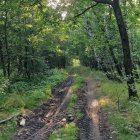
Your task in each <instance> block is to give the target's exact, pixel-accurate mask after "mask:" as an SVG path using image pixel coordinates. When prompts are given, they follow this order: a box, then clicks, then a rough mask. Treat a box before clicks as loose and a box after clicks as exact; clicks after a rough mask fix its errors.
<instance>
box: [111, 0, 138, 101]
mask: <svg viewBox="0 0 140 140" xmlns="http://www.w3.org/2000/svg"><path fill="white" fill-rule="evenodd" d="M112 6H113V10H114V13H115V17H116V20H117V24H118V27H119V32H120V37H121V41H122V47H123V55H124V59H123V63H124V68H125V73H126V77H127V85H128V91H129V97H130V98H131V97H137V96H138V95H137V91H136V88H135V81H134V76H133V67H132V60H131V53H130V46H129V39H128V33H127V30H126V25H125V22H124V19H123V16H122V11H121V9H120V5H119V0H114V1H113V5H112Z"/></svg>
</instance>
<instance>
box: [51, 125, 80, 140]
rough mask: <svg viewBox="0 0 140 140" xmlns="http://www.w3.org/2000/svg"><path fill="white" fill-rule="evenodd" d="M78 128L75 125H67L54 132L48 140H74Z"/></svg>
mask: <svg viewBox="0 0 140 140" xmlns="http://www.w3.org/2000/svg"><path fill="white" fill-rule="evenodd" d="M77 133H78V128H77V127H76V125H75V123H70V124H67V125H66V126H65V127H64V128H60V129H59V130H58V131H55V132H54V133H53V134H52V135H51V136H50V138H49V140H76V138H77Z"/></svg>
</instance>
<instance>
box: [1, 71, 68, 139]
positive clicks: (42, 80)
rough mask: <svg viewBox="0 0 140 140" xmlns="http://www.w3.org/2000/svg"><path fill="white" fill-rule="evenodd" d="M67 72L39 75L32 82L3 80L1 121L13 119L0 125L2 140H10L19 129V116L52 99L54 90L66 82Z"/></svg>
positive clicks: (51, 72) (50, 72) (26, 80)
mask: <svg viewBox="0 0 140 140" xmlns="http://www.w3.org/2000/svg"><path fill="white" fill-rule="evenodd" d="M67 75H68V74H67V72H66V71H64V70H62V69H60V70H58V69H53V70H51V71H49V75H39V76H37V77H36V78H34V79H32V80H30V81H29V80H28V79H22V80H20V81H16V82H15V81H13V82H12V79H11V81H7V79H5V78H1V82H3V83H5V85H1V87H0V90H1V91H2V94H1V95H0V99H1V102H0V120H4V119H7V118H9V117H11V116H15V117H13V118H12V119H11V120H10V121H8V122H5V123H3V124H1V125H0V131H1V133H0V139H1V140H9V138H10V136H12V134H13V133H14V132H15V130H16V128H17V125H18V124H17V116H18V115H20V114H24V113H26V112H30V111H31V110H32V109H34V108H35V107H37V106H39V105H41V104H43V102H46V101H47V100H48V99H49V98H52V97H53V96H52V89H53V88H54V87H55V86H56V85H58V84H60V83H61V82H63V81H64V79H66V77H67ZM17 80H18V79H17Z"/></svg>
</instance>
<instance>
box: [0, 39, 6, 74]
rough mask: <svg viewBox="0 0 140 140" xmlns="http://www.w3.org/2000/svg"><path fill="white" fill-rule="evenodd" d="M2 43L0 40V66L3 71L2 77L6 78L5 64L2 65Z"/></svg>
mask: <svg viewBox="0 0 140 140" xmlns="http://www.w3.org/2000/svg"><path fill="white" fill-rule="evenodd" d="M2 48H3V47H2V42H1V40H0V59H1V66H2V69H3V75H4V76H6V68H5V63H4V56H3V50H2Z"/></svg>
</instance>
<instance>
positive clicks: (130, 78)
mask: <svg viewBox="0 0 140 140" xmlns="http://www.w3.org/2000/svg"><path fill="white" fill-rule="evenodd" d="M93 1H94V2H96V4H93V5H92V6H90V7H88V8H87V9H85V10H84V11H83V12H81V13H80V14H78V15H77V16H76V17H78V16H80V15H82V14H84V13H85V12H86V11H87V10H89V9H91V8H93V7H95V6H96V5H97V4H99V3H101V4H107V5H110V6H112V8H113V10H114V15H115V17H116V21H117V25H118V28H119V33H120V38H121V43H122V49H123V64H124V68H125V74H126V78H127V85H128V91H129V98H131V97H137V91H136V88H135V81H134V75H133V64H132V58H131V51H130V45H129V39H128V33H127V29H126V24H125V22H124V18H123V15H122V11H121V8H120V4H119V0H113V1H111V0H93Z"/></svg>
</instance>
